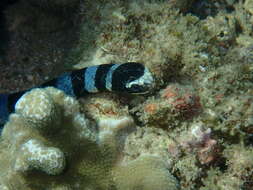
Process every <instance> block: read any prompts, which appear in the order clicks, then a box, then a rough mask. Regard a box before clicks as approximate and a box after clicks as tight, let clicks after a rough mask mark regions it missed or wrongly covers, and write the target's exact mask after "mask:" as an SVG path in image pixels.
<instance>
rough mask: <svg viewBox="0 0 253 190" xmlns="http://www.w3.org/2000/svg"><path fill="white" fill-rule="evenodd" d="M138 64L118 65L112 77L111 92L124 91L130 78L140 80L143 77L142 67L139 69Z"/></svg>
mask: <svg viewBox="0 0 253 190" xmlns="http://www.w3.org/2000/svg"><path fill="white" fill-rule="evenodd" d="M140 65H141V64H140V63H132V62H129V63H125V64H122V65H120V66H119V67H118V68H117V69H116V70H115V71H114V72H113V75H112V90H113V91H122V92H124V91H126V90H127V89H126V88H125V86H126V83H127V82H129V80H131V78H129V76H132V78H140V77H141V76H143V75H144V70H145V68H144V66H142V67H140Z"/></svg>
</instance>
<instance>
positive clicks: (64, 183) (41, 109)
mask: <svg viewBox="0 0 253 190" xmlns="http://www.w3.org/2000/svg"><path fill="white" fill-rule="evenodd" d="M36 97H37V98H36ZM87 100H88V99H87ZM92 102H93V104H95V105H96V108H95V109H94V108H93V109H92V107H93V105H91V104H90V103H92ZM92 102H90V103H89V101H87V105H86V106H84V108H83V109H85V107H86V109H87V110H86V113H87V115H88V116H89V115H92V116H93V119H90V120H89V119H87V118H86V117H85V115H84V114H83V113H81V112H80V110H81V105H80V104H79V103H78V101H77V100H76V99H74V98H72V97H70V96H67V95H65V94H64V93H63V92H62V91H60V90H57V89H55V88H52V87H48V88H45V89H39V88H37V89H33V90H31V91H29V92H27V93H25V94H24V95H23V96H22V97H21V98H20V99H19V101H18V102H17V104H16V106H15V113H13V114H11V115H10V119H9V121H8V122H7V123H6V125H5V127H4V129H3V132H2V141H1V144H0V145H1V153H0V155H1V156H0V163H1V164H0V166H1V175H0V185H1V188H2V189H7V190H14V189H21V190H22V189H24V190H25V189H58V188H59V189H64V188H65V189H76V188H78V189H94V190H97V189H102V190H106V189H108V190H111V189H122V188H123V189H135V187H136V186H139V187H141V189H148V188H149V189H153V187H156V189H160V190H165V189H168V190H174V189H175V190H176V189H178V188H179V186H178V182H177V180H176V178H175V177H173V176H172V174H170V172H169V170H168V169H167V167H166V165H165V161H164V160H162V159H161V158H160V157H154V156H152V155H146V156H142V157H141V158H139V159H138V160H136V161H134V162H123V160H122V154H123V153H122V150H121V148H122V147H123V145H124V141H125V138H126V136H127V135H128V134H129V133H130V132H131V131H133V130H134V128H135V124H134V121H133V119H132V118H131V116H130V115H129V114H128V111H127V108H124V107H123V106H120V105H119V104H117V102H114V100H113V99H110V100H103V99H101V98H97V99H96V98H95V99H94V98H93V101H92ZM110 108H112V110H113V112H107V113H106V110H110ZM120 108H122V109H120ZM130 177H131V178H130ZM154 177H156V178H157V179H156V182H157V183H156V185H155V184H154V183H153V182H152V180H153V178H154ZM125 178H128V180H125ZM151 185H153V186H151Z"/></svg>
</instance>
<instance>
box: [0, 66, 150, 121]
mask: <svg viewBox="0 0 253 190" xmlns="http://www.w3.org/2000/svg"><path fill="white" fill-rule="evenodd" d="M47 86H53V87H55V88H58V89H60V90H62V91H64V92H65V93H66V94H68V95H70V96H75V97H77V98H78V97H81V96H83V95H85V94H87V93H97V92H101V91H115V92H126V93H134V94H143V93H147V92H148V91H149V90H150V88H151V87H152V86H153V77H152V75H151V73H150V72H149V70H148V69H147V68H146V67H144V66H143V65H142V64H140V63H135V62H129V63H123V64H104V65H98V66H91V67H87V68H84V69H80V70H76V71H72V72H69V73H65V74H63V75H61V76H59V77H58V78H55V79H53V80H50V81H48V82H46V83H44V84H42V85H40V86H38V87H47ZM29 90H30V89H29ZM29 90H25V91H21V92H17V93H13V94H0V125H3V124H4V123H5V122H6V121H7V119H8V117H9V114H10V113H11V112H13V111H14V109H15V104H16V102H17V101H18V99H19V98H20V97H21V96H22V95H23V94H24V93H25V92H27V91H29Z"/></svg>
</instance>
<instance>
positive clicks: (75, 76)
mask: <svg viewBox="0 0 253 190" xmlns="http://www.w3.org/2000/svg"><path fill="white" fill-rule="evenodd" d="M85 70H86V68H84V69H81V70H76V71H73V72H72V73H71V81H72V87H73V91H74V94H75V96H77V97H80V96H82V95H84V94H86V93H88V92H87V91H86V90H85V88H84V74H85Z"/></svg>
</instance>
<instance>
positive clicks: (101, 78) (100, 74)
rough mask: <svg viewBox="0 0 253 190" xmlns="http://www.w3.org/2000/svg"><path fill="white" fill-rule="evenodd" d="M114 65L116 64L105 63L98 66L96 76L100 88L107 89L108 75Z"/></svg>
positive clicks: (96, 84)
mask: <svg viewBox="0 0 253 190" xmlns="http://www.w3.org/2000/svg"><path fill="white" fill-rule="evenodd" d="M113 65H114V64H104V65H99V66H98V69H97V72H96V76H95V86H96V87H97V89H98V90H101V91H103V90H106V76H107V74H108V71H109V70H110V69H111V67H112V66H113Z"/></svg>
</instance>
